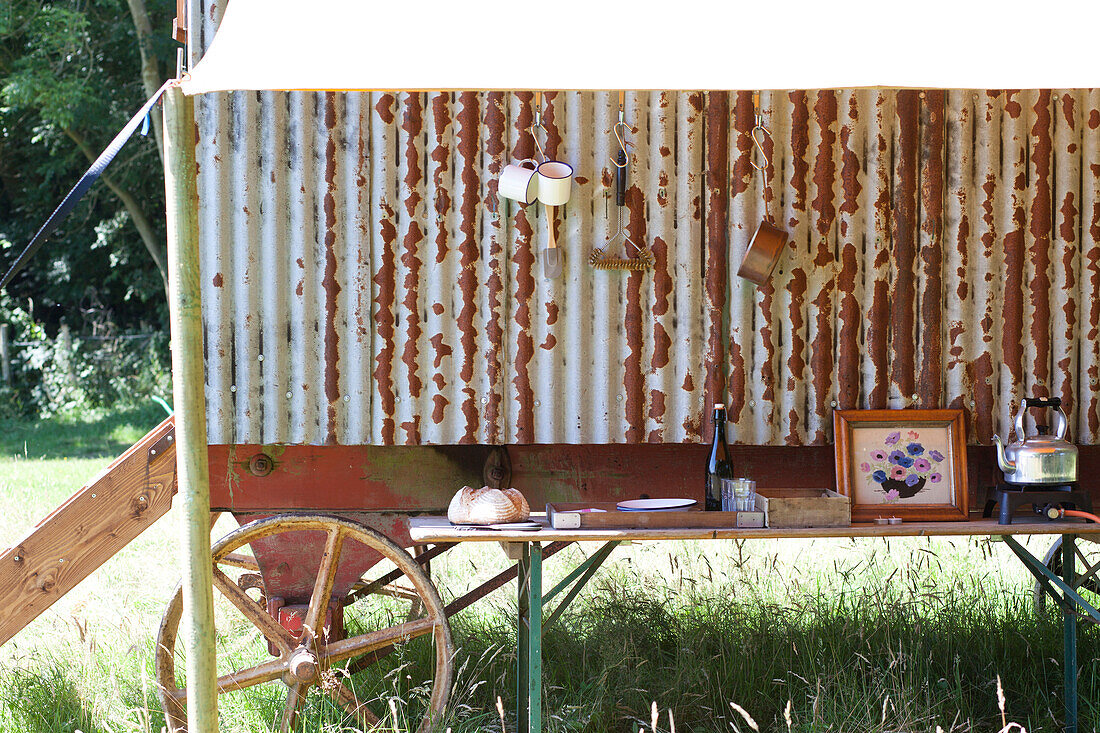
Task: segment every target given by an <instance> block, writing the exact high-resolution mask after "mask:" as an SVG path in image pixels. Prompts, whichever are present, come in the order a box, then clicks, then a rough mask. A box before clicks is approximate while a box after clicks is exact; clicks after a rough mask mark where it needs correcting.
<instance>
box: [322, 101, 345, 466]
mask: <svg viewBox="0 0 1100 733" xmlns="http://www.w3.org/2000/svg"><path fill="white" fill-rule="evenodd" d="M325 129H326V130H327V131H328V135H327V136H326V137H327V139H326V140H325V183H326V185H327V187H326V189H325V198H324V201H325V203H324V206H325V276H324V279H323V280H322V281H321V285H322V287H323V288H324V289H325V401H326V402H327V410H326V430H325V445H336V443H337V432H336V407H337V405H338V404H339V401H340V365H339V353H338V344H339V340H340V336H339V333H338V332H337V328H336V308H337V305H336V302H337V298H338V297H339V295H340V290H341V287H340V283H339V282H337V280H336V196H335V194H336V139H335V135H336V93H335V92H328V93H327V94H325Z"/></svg>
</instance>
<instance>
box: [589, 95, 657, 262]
mask: <svg viewBox="0 0 1100 733" xmlns="http://www.w3.org/2000/svg"><path fill="white" fill-rule="evenodd" d="M625 102H626V92H619V121H618V122H616V123H615V125H614V127H612V128H611V129H612V131H613V132H614V133H615V140H616V141H617V142H618V143H619V154H618V156H616V159H614V160H612V161H611V162H612V163H613V164H614V165H615V207H616V219H617V220H618V229H617V230H616V231H615V234H613V235H612V236H611V237H609V238H608V240H607V241H606V242H604V245H603V247H597V248H595V249H593V250H592V254H591V255H589V257H588V262H589V264H591V265H592V267H594V268H596V269H597V270H648V269H649V268H651V267H653V255H651V254H650V253H649V250H647V249H646V248H645V247H642V246H639V245H638V244H636V243H635V242H634V240H633V239H631V238H630V235H629V234H627V232H626V229H625V228H624V227H623V209H624V208H625V207H626V169H627V167H628V166H629V165H630V157H629V156H628V155H627V152H626V146H627V145H628V144H629V143H627V142H626V141H625V140H624V139H623V135H624V134H625V133H626V121H625V119H624V117H625V113H624V107H625ZM620 238H621V239H622V240H623V244H624V247H623V248H624V249H626V247H625V245H630V246H631V247H633V248H634V249H635V250H637V252H638V256H637V257H610V256H608V255H607V254H606V253H607V250H608V249H609V248H610V247H611V245H613V244H614V243H615V242H616V241H618V240H619V239H620Z"/></svg>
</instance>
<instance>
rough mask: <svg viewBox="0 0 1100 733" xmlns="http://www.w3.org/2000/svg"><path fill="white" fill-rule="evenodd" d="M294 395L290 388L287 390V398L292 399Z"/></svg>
mask: <svg viewBox="0 0 1100 733" xmlns="http://www.w3.org/2000/svg"><path fill="white" fill-rule="evenodd" d="M293 396H294V395H293V394H292V393H291V391H290V390H287V392H286V398H287V399H288V400H289V399H290V398H291V397H293Z"/></svg>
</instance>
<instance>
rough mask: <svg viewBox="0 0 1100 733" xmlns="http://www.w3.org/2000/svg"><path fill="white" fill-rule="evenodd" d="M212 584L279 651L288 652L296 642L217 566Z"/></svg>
mask: <svg viewBox="0 0 1100 733" xmlns="http://www.w3.org/2000/svg"><path fill="white" fill-rule="evenodd" d="M214 585H215V586H216V587H217V589H218V590H219V591H221V593H222V595H223V596H225V597H226V599H228V601H229V602H230V603H232V604H233V605H234V606H235V607H236V609H237V610H238V611H240V612H241V613H242V614H243V615H244V617H245V618H247V619H248V620H249V621H251V622H252V625H253V626H255V627H256V628H257V629H259V630H260V633H262V634H263V635H264V636H265V637H267V639H268V640H269V641H271V642H272V643H273V644H275V646H277V647H279V651H281V652H289V651H290V650H291V648H292V647H293V646H294V645H295V644H296V643H297V641H296V640H295V639H294V637H292V636H291V635H290V632H289V631H287V630H286V629H284V628H283V627H282V626H280V625H279V622H278V621H276V620H275V619H273V618H272V617H271V614H269V613H268V612H267V611H265V610H264V609H262V608H260V607H259V605H257V603H256V601H254V600H253V599H252V598H250V597H249V596H248V594H247V593H245V592H244V591H243V590H241V589H240V588H239V587H237V584H236V583H234V582H233V581H232V580H230V579H229V576H227V575H226V574H225V573H223V572H222V571H221V570H220V569H218V568H214Z"/></svg>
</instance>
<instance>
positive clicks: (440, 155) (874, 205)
mask: <svg viewBox="0 0 1100 733" xmlns="http://www.w3.org/2000/svg"><path fill="white" fill-rule="evenodd" d="M204 20H205V25H206V26H207V32H209V27H210V26H211V24H212V23H213V20H212V19H211V18H209V17H207V18H204ZM626 99H627V108H626V120H627V122H628V123H629V125H630V127H631V132H630V134H629V139H630V140H631V142H632V143H633V145H634V146H633V147H632V148H631V151H630V152H631V165H630V169H629V175H628V185H629V190H628V194H627V211H626V212H624V219H625V220H626V221H628V222H629V232H630V234H631V236H632V237H633V238H635V239H636V240H640V241H644V242H645V243H646V244H647V245H648V246H649V247H650V249H651V251H652V252H653V254H654V257H655V261H656V266H655V268H654V270H653V271H651V272H648V273H637V272H631V273H623V272H601V271H595V270H593V269H592V268H591V267H590V266H589V265H588V263H587V258H588V254H589V252H590V250H591V249H592V247H593V246H596V245H600V244H602V242H603V241H604V239H605V238H606V237H607V236H608V234H609V233H610V232H612V231H614V228H615V223H616V220H615V216H616V212H615V205H614V197H613V190H612V185H613V184H612V182H613V174H612V171H613V167H612V164H611V162H610V159H611V157H612V156H613V154H614V152H615V151H616V147H615V142H614V138H613V137H612V136H611V133H610V130H611V126H612V124H613V122H614V121H615V112H616V109H617V95H616V94H614V93H588V92H584V93H580V92H556V93H554V92H552V93H548V94H546V95H545V96H544V100H543V106H544V123H545V126H546V135H545V137H544V139H543V142H544V145H545V146H546V150H547V153H548V154H549V155H550V156H552V157H553V156H558V157H560V158H561V159H563V160H567V161H569V162H570V163H571V164H573V165H574V167H575V169H576V185H575V186H574V187H573V193H572V200H571V201H570V203H569V204H568V205H567V206H565V207H562V208H559V209H558V211H557V216H556V217H555V220H554V222H553V225H554V226H555V227H556V228H557V233H558V241H559V243H560V246H562V247H563V249H564V252H565V257H566V267H565V272H564V274H563V276H562V277H561V278H559V279H556V280H547V279H546V278H544V277H543V276H542V265H541V252H542V250H543V249H544V248H545V245H546V240H547V221H546V211H545V210H544V209H542V208H536V207H527V208H526V209H524V208H523V207H519V206H516V205H515V204H514V203H511V202H503V201H501V200H498V198H497V196H496V183H495V178H496V176H497V174H498V173H499V171H500V169H501V167H502V166H503V165H504V164H506V163H507V162H508V161H509V160H511V159H513V158H522V157H529V156H531V155H533V154H534V153H535V146H534V141H533V139H532V137H531V134H530V125H531V122H532V119H533V105H534V95H533V94H531V93H527V92H517V93H512V92H509V93H503V92H461V93H412V94H410V93H397V94H386V93H376V94H331V93H330V94H313V93H252V92H239V93H235V94H216V95H208V96H205V97H203V98H201V99H200V101H199V105H198V125H199V137H200V143H199V150H198V157H199V166H200V172H199V191H200V212H201V220H200V232H201V238H202V268H203V282H204V320H205V324H206V336H207V374H208V385H207V400H208V406H209V407H208V430H209V436H210V442H211V443H237V442H247V443H277V442H283V443H301V444H318V445H323V444H334V443H339V444H364V443H374V444H386V445H391V444H392V445H409V444H420V443H435V444H452V443H516V442H519V443H616V442H647V441H648V442H683V441H689V442H696V441H701V440H705V439H706V438H707V437H708V436H707V435H705V434H704V433H705V432H706V429H707V428H706V425H707V424H708V423H709V420H706V419H704V416H705V415H706V414H707V411H708V409H709V405H710V404H711V403H712V402H714V401H717V400H718V399H719V398H724V400H725V401H726V402H727V403H728V404H729V407H730V416H731V420H732V421H733V426H732V428H731V435H730V437H731V439H733V440H736V441H737V442H741V443H750V444H771V445H783V444H794V445H802V444H823V443H829V442H831V440H832V436H831V424H832V419H831V413H832V409H833V408H834V407H837V406H839V407H844V408H853V407H865V408H882V407H936V406H941V405H943V406H952V407H961V408H964V409H965V410H966V411H967V414H968V419H969V429H970V438H971V441H972V442H975V441H980V442H988V440H989V437H990V435H991V434H992V433H993V432H995V431H997V430H1000V431H1001V432H1002V433H1003V432H1004V430H1005V429H1006V426H1007V425H1008V424H1009V416H1010V414H1011V410H1012V405H1013V404H1015V403H1017V402H1018V401H1019V398H1020V397H1021V396H1022V395H1024V394H1047V393H1049V394H1056V395H1059V396H1061V397H1062V398H1063V400H1064V401H1065V402H1066V404H1067V405H1068V407H1069V412H1070V415H1071V425H1072V426H1073V428H1074V433H1073V437H1074V438H1075V439H1076V440H1078V441H1079V442H1084V443H1093V442H1096V441H1097V438H1098V435H1100V423H1098V419H1097V402H1096V389H1097V380H1098V378H1100V346H1098V344H1100V339H1098V337H1097V328H1098V325H1100V305H1098V302H1100V292H1098V291H1100V250H1098V248H1097V244H1096V243H1097V241H1098V239H1100V183H1098V181H1100V145H1098V141H1097V134H1098V133H1097V127H1098V126H1100V95H1098V93H1097V92H1095V91H1074V90H1068V91H1067V90H1055V91H1049V90H1044V91H1034V90H1032V91H1017V92H998V91H992V92H986V91H972V90H948V91H943V90H929V91H925V92H921V91H918V90H900V91H899V90H883V89H859V90H826V91H817V90H797V91H770V92H769V91H765V92H763V93H762V95H761V106H762V108H763V112H764V118H765V121H766V123H767V124H768V125H769V127H770V128H771V131H772V139H771V140H770V141H769V142H768V143H767V146H766V147H767V148H768V150H769V152H770V153H771V155H772V166H771V167H770V168H769V175H770V178H769V183H770V187H769V191H768V193H769V195H770V203H769V205H768V213H769V214H770V215H771V216H772V217H773V218H774V219H775V220H776V221H777V222H778V223H779V224H781V225H782V226H784V227H785V228H786V229H787V230H788V231H789V232H790V234H791V241H790V245H789V247H788V250H787V252H786V254H785V256H784V259H783V261H782V262H781V264H780V266H779V268H778V269H777V271H776V273H775V275H774V276H773V278H772V280H771V282H770V283H768V284H767V285H766V286H764V287H763V288H761V289H759V290H757V289H755V288H753V287H752V286H751V284H749V283H747V282H744V281H742V280H740V279H739V278H737V276H736V271H737V267H738V265H739V263H740V260H741V257H742V255H743V253H744V250H745V247H746V246H747V243H748V239H749V237H750V236H751V235H752V233H753V231H754V230H755V228H756V226H757V224H758V223H759V221H760V219H761V217H762V216H763V215H764V214H765V209H764V206H763V204H762V198H763V196H764V193H765V191H764V187H763V185H762V180H761V175H760V174H759V173H758V172H757V171H755V170H754V169H753V168H752V167H751V166H750V165H749V163H748V156H749V155H750V151H751V149H752V141H751V139H750V137H749V133H750V131H751V128H752V126H753V123H754V110H753V103H752V94H751V93H750V92H745V91H742V92H728V93H727V92H644V93H628V94H627V97H626Z"/></svg>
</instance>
